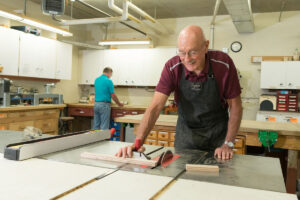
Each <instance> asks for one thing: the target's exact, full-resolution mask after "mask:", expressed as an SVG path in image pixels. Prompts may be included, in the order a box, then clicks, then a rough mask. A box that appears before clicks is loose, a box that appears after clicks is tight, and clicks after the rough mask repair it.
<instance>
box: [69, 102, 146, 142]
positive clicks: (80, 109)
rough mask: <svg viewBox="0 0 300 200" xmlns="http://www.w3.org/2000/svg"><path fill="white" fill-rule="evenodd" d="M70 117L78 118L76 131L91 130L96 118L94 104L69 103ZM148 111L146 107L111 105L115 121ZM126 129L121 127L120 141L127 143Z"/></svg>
mask: <svg viewBox="0 0 300 200" xmlns="http://www.w3.org/2000/svg"><path fill="white" fill-rule="evenodd" d="M67 107H68V115H69V116H73V117H76V118H75V122H74V123H73V125H74V126H73V129H74V131H82V130H89V129H91V119H92V118H93V117H94V104H87V103H68V104H67ZM146 109H147V106H146V105H124V106H123V107H119V106H118V105H116V104H111V115H110V118H111V119H112V120H114V118H116V117H123V116H125V115H139V114H143V113H144V112H145V110H146ZM124 131H125V128H123V127H121V130H120V140H121V141H125V135H124Z"/></svg>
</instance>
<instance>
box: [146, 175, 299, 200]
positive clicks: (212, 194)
mask: <svg viewBox="0 0 300 200" xmlns="http://www.w3.org/2000/svg"><path fill="white" fill-rule="evenodd" d="M150 199H152V198H150ZM155 199H172V200H177V199H178V200H182V199H189V200H199V199H209V200H220V199H222V200H241V199H243V200H253V199H255V200H297V196H296V195H292V194H287V193H280V192H273V191H266V190H259V189H251V188H243V187H236V186H230V185H222V184H216V183H208V182H201V181H192V180H186V179H179V180H177V181H176V182H175V183H174V184H173V185H172V186H171V187H170V188H169V189H167V190H165V192H164V193H162V194H161V195H160V196H159V197H158V198H155Z"/></svg>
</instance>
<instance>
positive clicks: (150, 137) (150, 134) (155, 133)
mask: <svg viewBox="0 0 300 200" xmlns="http://www.w3.org/2000/svg"><path fill="white" fill-rule="evenodd" d="M147 139H154V140H156V139H157V131H150V133H149V135H148V137H147Z"/></svg>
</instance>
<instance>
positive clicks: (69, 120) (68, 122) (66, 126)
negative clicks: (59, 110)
mask: <svg viewBox="0 0 300 200" xmlns="http://www.w3.org/2000/svg"><path fill="white" fill-rule="evenodd" d="M59 120H60V121H61V126H60V129H59V132H60V135H63V134H66V133H72V131H73V130H72V129H73V128H72V125H73V120H74V117H60V118H59Z"/></svg>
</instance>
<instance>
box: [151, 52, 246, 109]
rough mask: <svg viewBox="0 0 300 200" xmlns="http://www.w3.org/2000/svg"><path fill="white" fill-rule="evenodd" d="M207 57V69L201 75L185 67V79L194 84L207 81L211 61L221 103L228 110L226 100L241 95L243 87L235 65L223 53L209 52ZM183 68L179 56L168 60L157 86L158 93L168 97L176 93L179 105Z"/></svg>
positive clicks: (176, 100)
mask: <svg viewBox="0 0 300 200" xmlns="http://www.w3.org/2000/svg"><path fill="white" fill-rule="evenodd" d="M205 57H206V60H205V67H204V69H203V70H202V72H201V73H200V74H199V75H197V74H195V73H194V72H190V71H188V70H187V69H186V68H185V67H184V73H185V78H186V79H187V80H189V81H192V82H200V81H206V80H207V75H208V67H209V65H208V64H209V61H210V63H211V66H212V70H213V73H214V75H215V77H216V80H217V84H218V89H219V93H220V101H221V103H222V105H223V106H224V108H226V107H227V102H226V99H232V98H235V97H237V96H239V95H240V94H241V87H240V83H239V80H238V75H237V71H236V68H235V66H234V63H233V61H232V59H231V58H230V57H229V56H228V55H227V54H226V53H223V52H222V51H217V50H209V51H208V53H207V54H206V56H205ZM208 59H209V60H208ZM182 66H184V65H183V64H182V63H181V61H180V58H179V56H175V57H173V58H171V59H170V60H168V61H167V63H166V64H165V67H164V69H163V71H162V73H161V77H160V80H159V82H158V84H157V86H156V91H157V92H161V93H163V94H165V95H168V96H169V95H170V94H171V92H173V91H174V92H175V94H174V96H175V102H176V103H177V104H178V102H179V82H180V79H181V72H182V70H181V68H182Z"/></svg>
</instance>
